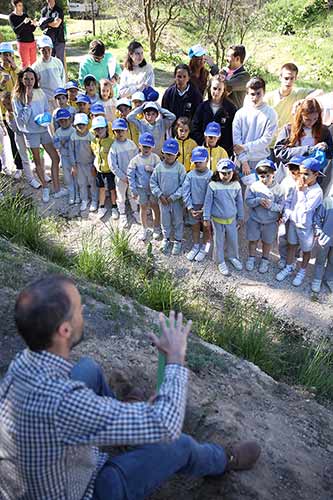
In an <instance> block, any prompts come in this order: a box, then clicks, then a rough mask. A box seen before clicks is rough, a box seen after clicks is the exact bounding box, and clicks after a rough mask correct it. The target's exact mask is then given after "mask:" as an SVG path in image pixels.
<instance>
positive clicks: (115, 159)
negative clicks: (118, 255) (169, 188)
mask: <svg viewBox="0 0 333 500" xmlns="http://www.w3.org/2000/svg"><path fill="white" fill-rule="evenodd" d="M112 130H113V133H114V135H115V140H114V142H113V143H112V146H111V148H110V151H109V154H108V162H109V166H110V169H111V171H112V172H113V174H114V175H115V185H116V192H117V206H118V210H119V225H120V227H122V228H124V227H126V226H127V224H128V221H127V217H126V207H125V203H126V195H127V196H128V198H129V202H130V205H131V209H132V215H133V217H134V219H135V220H136V222H139V221H140V218H139V214H138V203H137V201H136V200H134V199H133V196H132V193H131V192H130V190H129V183H128V178H127V169H128V165H129V163H130V161H131V160H132V158H134V156H136V155H137V154H138V148H137V146H136V144H135V143H134V142H133V141H131V139H128V137H127V132H128V127H127V122H126V120H124V119H123V118H117V119H116V120H114V121H113V122H112Z"/></svg>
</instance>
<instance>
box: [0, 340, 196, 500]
mask: <svg viewBox="0 0 333 500" xmlns="http://www.w3.org/2000/svg"><path fill="white" fill-rule="evenodd" d="M71 368H72V364H71V363H69V362H68V361H66V360H65V359H64V358H62V357H59V356H56V355H54V354H51V353H49V352H46V351H42V352H32V351H30V350H28V349H26V350H24V351H23V352H22V353H20V354H18V356H17V357H16V359H15V360H14V361H13V362H12V363H11V365H10V367H9V369H8V372H7V374H6V376H5V378H4V379H3V381H2V382H1V384H0V422H1V426H0V498H1V500H17V499H18V498H21V499H22V500H23V499H24V500H61V499H66V500H79V499H84V500H88V499H91V498H92V497H93V491H94V483H95V479H96V476H97V473H98V471H99V470H100V469H101V467H102V466H103V465H104V464H105V462H106V460H107V455H106V454H105V453H101V452H100V451H99V449H98V448H97V447H98V446H102V445H110V446H112V445H124V444H129V445H140V444H144V443H155V442H159V441H163V440H170V439H174V438H176V437H178V436H179V434H180V432H181V427H182V423H183V419H184V413H185V404H186V387H187V378H188V372H187V370H186V369H185V368H184V367H181V366H178V365H167V366H166V369H165V379H164V383H163V385H162V387H161V389H160V392H159V395H158V397H157V399H156V401H155V402H154V404H147V403H135V404H126V403H121V402H119V401H117V400H115V399H113V398H108V397H101V396H97V395H96V394H95V393H94V392H93V391H92V390H90V389H88V388H87V387H86V386H85V384H83V383H82V382H78V381H74V380H71V379H70V377H69V375H70V370H71ZM111 496H112V492H111Z"/></svg>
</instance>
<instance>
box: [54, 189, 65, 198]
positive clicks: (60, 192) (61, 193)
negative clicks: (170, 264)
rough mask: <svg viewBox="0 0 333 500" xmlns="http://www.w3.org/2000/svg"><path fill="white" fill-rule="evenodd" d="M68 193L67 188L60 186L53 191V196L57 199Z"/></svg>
mask: <svg viewBox="0 0 333 500" xmlns="http://www.w3.org/2000/svg"><path fill="white" fill-rule="evenodd" d="M67 194H68V189H66V188H61V189H59V191H57V192H56V193H54V197H55V198H56V199H57V200H58V199H59V198H62V197H63V196H66V195H67Z"/></svg>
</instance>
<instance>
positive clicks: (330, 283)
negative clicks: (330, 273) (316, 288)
mask: <svg viewBox="0 0 333 500" xmlns="http://www.w3.org/2000/svg"><path fill="white" fill-rule="evenodd" d="M326 285H327V286H328V288H329V291H330V292H331V293H333V281H326Z"/></svg>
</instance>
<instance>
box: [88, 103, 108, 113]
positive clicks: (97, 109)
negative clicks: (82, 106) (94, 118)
mask: <svg viewBox="0 0 333 500" xmlns="http://www.w3.org/2000/svg"><path fill="white" fill-rule="evenodd" d="M90 113H91V114H92V115H98V114H99V113H105V108H104V106H103V104H99V103H96V104H93V105H92V106H91V108H90Z"/></svg>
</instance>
